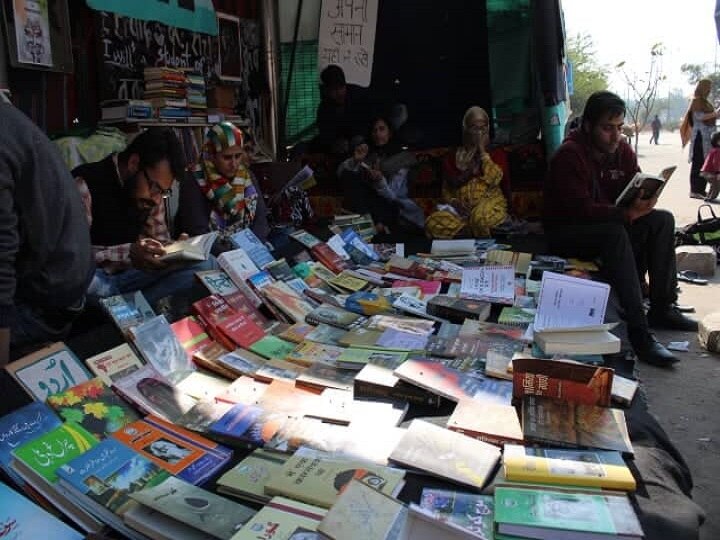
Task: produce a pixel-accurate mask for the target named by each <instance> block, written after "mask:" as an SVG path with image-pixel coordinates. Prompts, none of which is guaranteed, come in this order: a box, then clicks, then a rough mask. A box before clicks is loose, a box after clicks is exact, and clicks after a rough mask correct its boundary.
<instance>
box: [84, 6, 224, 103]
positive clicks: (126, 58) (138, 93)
mask: <svg viewBox="0 0 720 540" xmlns="http://www.w3.org/2000/svg"><path fill="white" fill-rule="evenodd" d="M98 17H99V24H100V43H101V54H102V72H101V96H102V97H101V99H103V100H109V99H140V98H141V97H142V91H143V85H142V82H143V69H144V68H146V67H162V66H167V67H173V68H192V69H194V70H195V71H199V72H201V73H203V74H204V75H205V77H209V76H210V75H211V74H213V73H216V72H217V69H218V68H217V57H218V55H217V48H218V38H217V37H213V36H209V35H207V34H200V33H197V32H191V31H189V30H183V29H181V28H176V27H174V26H167V25H166V24H163V23H160V22H156V21H142V20H139V19H132V18H129V17H122V16H120V15H115V14H112V13H108V12H106V11H102V12H100V13H99V14H98Z"/></svg>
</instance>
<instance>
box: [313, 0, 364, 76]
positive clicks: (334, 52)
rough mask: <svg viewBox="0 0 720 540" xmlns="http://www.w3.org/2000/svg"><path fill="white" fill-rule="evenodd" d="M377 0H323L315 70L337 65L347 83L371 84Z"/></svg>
mask: <svg viewBox="0 0 720 540" xmlns="http://www.w3.org/2000/svg"><path fill="white" fill-rule="evenodd" d="M377 12H378V0H322V7H321V8H320V32H319V35H318V71H320V72H321V71H322V70H323V69H325V67H327V66H329V65H330V64H336V65H338V66H340V67H341V68H342V69H343V71H344V72H345V80H346V81H347V82H348V83H349V84H357V85H358V86H363V87H368V86H370V77H371V75H372V66H373V54H374V52H375V26H376V24H377Z"/></svg>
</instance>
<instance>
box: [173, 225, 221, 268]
mask: <svg viewBox="0 0 720 540" xmlns="http://www.w3.org/2000/svg"><path fill="white" fill-rule="evenodd" d="M217 235H218V233H217V231H214V232H209V233H207V234H201V235H199V236H193V237H192V238H188V239H186V240H178V241H177V242H173V243H172V244H169V245H167V246H165V254H164V255H163V256H162V257H160V260H161V261H166V262H174V261H206V260H207V259H208V257H209V256H210V250H211V249H212V246H213V244H214V243H215V239H216V238H217Z"/></svg>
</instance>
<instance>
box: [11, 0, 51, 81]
mask: <svg viewBox="0 0 720 540" xmlns="http://www.w3.org/2000/svg"><path fill="white" fill-rule="evenodd" d="M13 14H14V18H15V39H16V42H17V49H18V62H21V63H23V64H33V65H36V66H48V67H52V65H53V63H52V48H51V46H50V17H49V15H48V0H13Z"/></svg>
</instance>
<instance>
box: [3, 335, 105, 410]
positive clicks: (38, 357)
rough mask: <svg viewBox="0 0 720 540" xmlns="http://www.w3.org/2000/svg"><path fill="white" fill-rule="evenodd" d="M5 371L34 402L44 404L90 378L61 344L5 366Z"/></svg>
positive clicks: (85, 369) (75, 358)
mask: <svg viewBox="0 0 720 540" xmlns="http://www.w3.org/2000/svg"><path fill="white" fill-rule="evenodd" d="M5 371H7V372H8V373H9V374H10V376H11V377H12V378H13V379H15V380H16V381H17V382H18V383H19V384H20V386H21V387H22V388H23V390H25V392H27V394H28V395H29V396H30V397H31V398H33V399H35V400H37V401H45V400H46V399H47V398H48V397H50V396H51V395H53V394H57V393H58V392H64V391H65V390H67V389H68V388H70V387H72V386H75V385H76V384H80V383H82V382H85V381H89V380H90V378H91V375H90V372H89V371H88V370H87V368H86V367H85V366H84V365H83V363H82V362H80V360H78V357H77V356H75V354H74V353H73V352H72V351H71V350H70V349H68V348H67V347H66V346H65V344H64V343H61V342H58V343H53V344H52V345H48V346H47V347H43V348H42V349H40V350H38V351H35V352H34V353H32V354H29V355H27V356H23V357H22V358H20V359H19V360H15V361H14V362H11V363H9V364H8V365H6V366H5Z"/></svg>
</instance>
